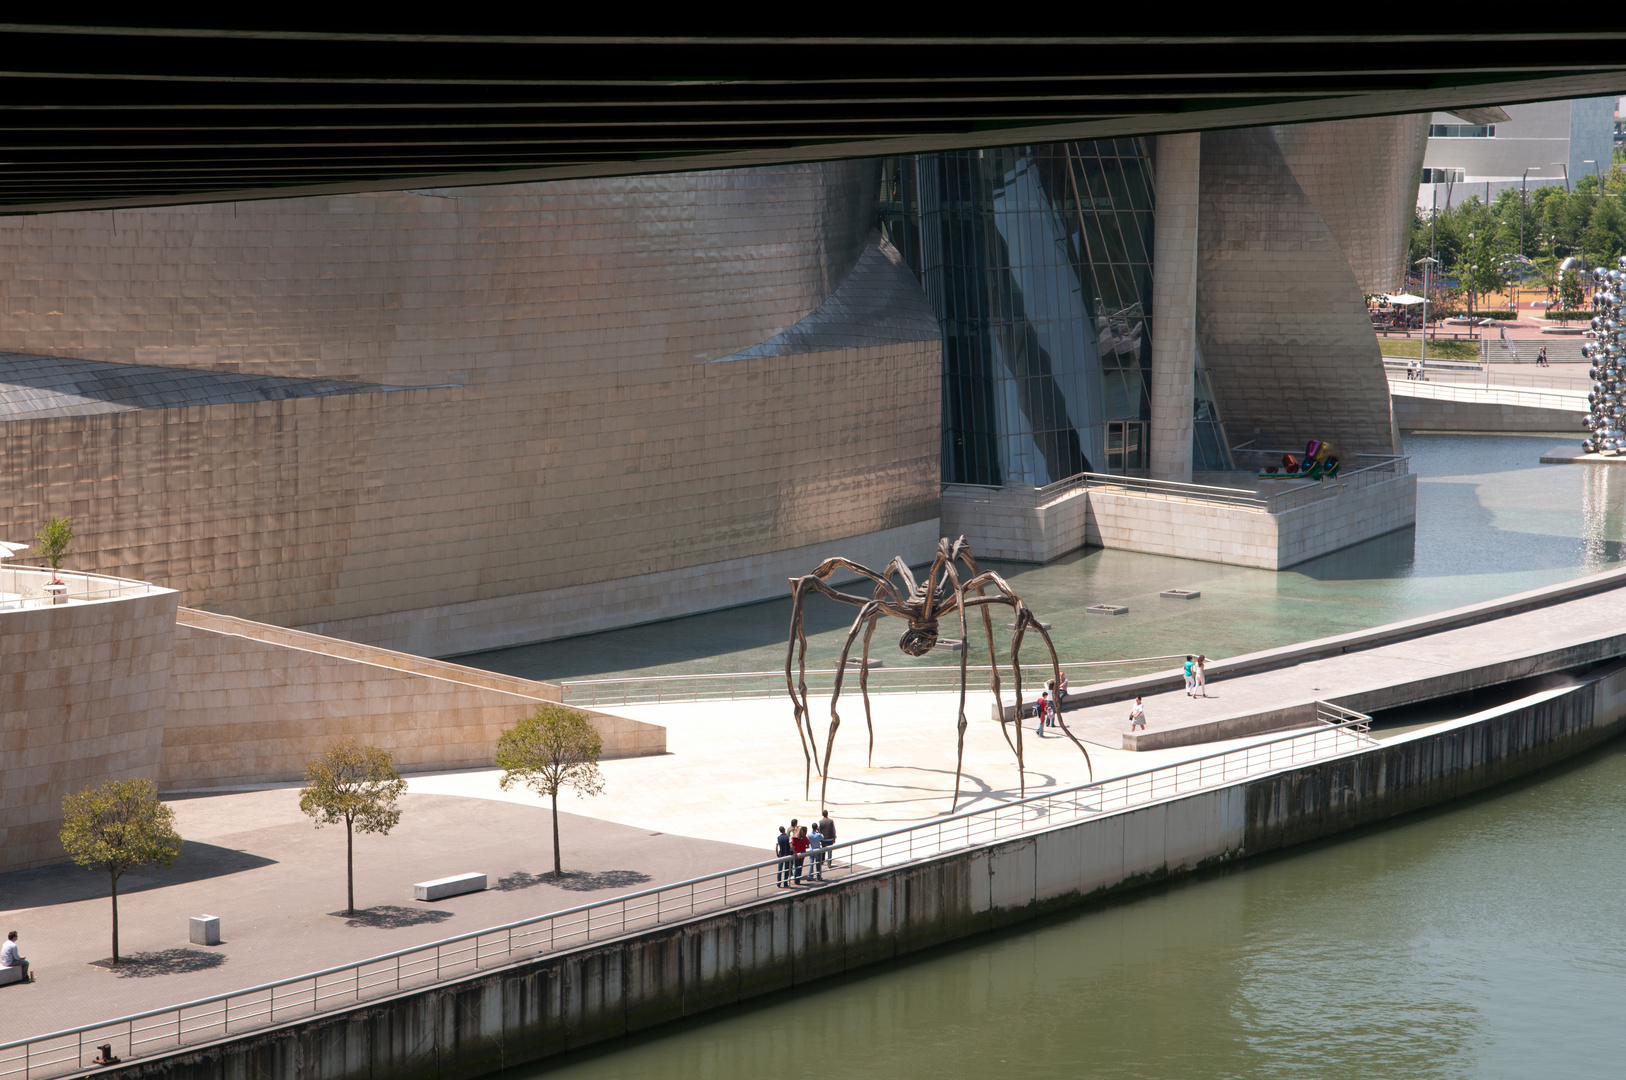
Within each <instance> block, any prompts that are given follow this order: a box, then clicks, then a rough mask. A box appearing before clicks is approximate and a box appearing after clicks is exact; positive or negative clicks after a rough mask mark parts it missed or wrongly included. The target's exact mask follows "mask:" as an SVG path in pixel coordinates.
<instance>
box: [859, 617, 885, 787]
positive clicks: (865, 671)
mask: <svg viewBox="0 0 1626 1080" xmlns="http://www.w3.org/2000/svg"><path fill="white" fill-rule="evenodd" d="M880 621H881V615H880V613H879V612H877V613H875V614H874V615H871V616H870V617H869V626H868V627H867V628H866V629H865V630H864V660H863V664H864V666H863V667H861V668H859V669H858V689H859V692H860V693H862V694H863V695H864V726H866V727H867V728H869V757H868V759H866V761H865V764H866V765H868V766H869V767H871V768H873V767H874V766H875V723H874V721H872V720H871V719H870V715H869V642H870V638H872V637H874V636H875V627H876V626H877V625H878V624H879V623H880Z"/></svg>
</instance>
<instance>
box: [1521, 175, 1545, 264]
mask: <svg viewBox="0 0 1626 1080" xmlns="http://www.w3.org/2000/svg"><path fill="white" fill-rule="evenodd" d="M1540 171H1541V166H1540V165H1532V166H1530V167H1529V168H1528V169H1526V170H1524V179H1523V180H1520V181H1519V254H1520V255H1523V254H1524V202H1525V199H1527V198H1528V197H1529V195H1530V174H1531V173H1533V172H1540Z"/></svg>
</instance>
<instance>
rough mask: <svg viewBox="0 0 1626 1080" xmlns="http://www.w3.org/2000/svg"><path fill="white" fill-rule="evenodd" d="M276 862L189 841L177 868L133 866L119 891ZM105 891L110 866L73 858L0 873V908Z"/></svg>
mask: <svg viewBox="0 0 1626 1080" xmlns="http://www.w3.org/2000/svg"><path fill="white" fill-rule="evenodd" d="M275 864H276V860H275V859H267V858H263V857H261V856H259V855H251V854H250V853H248V852H246V851H237V850H236V849H234V848H224V847H216V846H215V845H214V844H199V843H196V842H194V841H191V840H188V841H186V843H185V844H184V845H183V846H182V847H181V857H180V858H179V859H177V860H176V861H175V867H174V869H171V870H155V869H152V868H149V867H142V868H139V869H135V870H131V871H130V872H129V873H127V874H125V875H124V876H123V877H122V878H120V879H119V895H120V896H124V895H127V894H129V893H135V892H145V891H146V890H148V889H160V888H164V887H165V886H169V885H183V884H186V883H188V882H192V881H204V880H207V879H209V878H216V877H223V876H225V875H227V874H240V873H242V872H243V871H244V870H257V869H259V868H260V867H262V866H273V865H275ZM107 894H108V882H107V871H106V870H99V869H96V870H87V869H85V868H84V867H82V866H77V865H75V864H73V863H70V862H61V863H57V864H56V865H54V866H40V867H36V868H35V869H33V870H18V871H15V872H13V873H10V874H0V911H9V910H13V909H15V908H28V907H45V906H47V905H49V904H67V903H72V902H73V901H76V900H95V899H100V898H103V897H106V896H107Z"/></svg>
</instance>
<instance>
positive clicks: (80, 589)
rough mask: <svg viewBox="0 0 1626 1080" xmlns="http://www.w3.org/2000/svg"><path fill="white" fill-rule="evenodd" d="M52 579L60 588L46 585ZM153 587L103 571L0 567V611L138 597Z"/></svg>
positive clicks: (150, 590) (143, 582)
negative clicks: (50, 587)
mask: <svg viewBox="0 0 1626 1080" xmlns="http://www.w3.org/2000/svg"><path fill="white" fill-rule="evenodd" d="M53 580H55V581H58V582H60V583H61V586H62V587H61V588H60V590H58V589H48V588H47V586H48V585H49V584H50V583H51V582H52V581H53ZM153 588H154V586H152V585H149V584H148V583H147V582H145V581H130V580H127V579H125V578H116V577H107V576H106V575H104V574H87V573H83V572H80V571H73V572H69V571H66V570H60V571H57V572H55V573H53V572H52V571H51V570H50V569H49V568H46V567H38V566H0V611H18V610H21V609H24V608H34V607H44V606H46V605H48V604H63V603H70V602H80V603H85V602H89V601H96V600H117V599H120V598H122V597H126V596H142V595H145V594H147V593H150V592H152V591H153Z"/></svg>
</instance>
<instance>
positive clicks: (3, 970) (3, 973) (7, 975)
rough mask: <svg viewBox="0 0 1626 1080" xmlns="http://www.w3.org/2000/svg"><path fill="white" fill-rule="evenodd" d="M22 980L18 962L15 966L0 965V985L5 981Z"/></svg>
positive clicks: (21, 971) (21, 970) (3, 984)
mask: <svg viewBox="0 0 1626 1080" xmlns="http://www.w3.org/2000/svg"><path fill="white" fill-rule="evenodd" d="M22 981H23V967H22V965H21V964H18V965H17V966H16V967H0V986H5V985H6V984H7V983H14V982H22Z"/></svg>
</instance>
